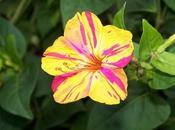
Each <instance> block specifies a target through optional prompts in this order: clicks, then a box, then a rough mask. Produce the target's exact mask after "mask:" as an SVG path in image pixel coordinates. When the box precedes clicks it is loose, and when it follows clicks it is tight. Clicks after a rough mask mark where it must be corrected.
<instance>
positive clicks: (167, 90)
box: [163, 86, 175, 99]
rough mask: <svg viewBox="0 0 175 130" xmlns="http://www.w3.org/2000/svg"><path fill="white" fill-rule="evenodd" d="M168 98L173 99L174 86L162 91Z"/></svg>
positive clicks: (174, 95)
mask: <svg viewBox="0 0 175 130" xmlns="http://www.w3.org/2000/svg"><path fill="white" fill-rule="evenodd" d="M163 92H164V93H165V94H166V95H167V96H168V97H169V98H171V99H175V94H174V93H175V86H173V87H171V88H169V89H166V90H164V91H163Z"/></svg>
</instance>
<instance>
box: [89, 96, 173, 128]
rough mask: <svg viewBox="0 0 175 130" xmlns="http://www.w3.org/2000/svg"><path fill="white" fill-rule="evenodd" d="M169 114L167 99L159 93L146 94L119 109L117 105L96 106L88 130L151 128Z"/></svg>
mask: <svg viewBox="0 0 175 130" xmlns="http://www.w3.org/2000/svg"><path fill="white" fill-rule="evenodd" d="M99 113H100V114H99ZM169 114H170V106H169V105H168V104H167V102H166V101H164V100H163V99H162V98H160V97H159V96H157V95H154V96H153V95H150V94H144V95H141V96H139V97H137V98H135V99H134V100H132V101H131V102H129V103H128V104H126V105H125V106H124V107H122V108H120V109H119V110H117V106H113V107H112V106H111V107H109V106H102V105H97V106H95V107H94V109H93V110H92V112H91V115H90V118H89V124H88V130H107V129H109V130H116V129H117V130H150V129H154V128H156V127H157V126H159V125H161V124H162V123H164V122H165V121H166V120H167V118H168V117H169Z"/></svg>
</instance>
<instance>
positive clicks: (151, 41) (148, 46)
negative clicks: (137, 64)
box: [139, 20, 164, 61]
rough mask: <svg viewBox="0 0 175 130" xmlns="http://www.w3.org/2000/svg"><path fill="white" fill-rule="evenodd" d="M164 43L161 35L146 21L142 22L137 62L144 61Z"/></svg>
mask: <svg viewBox="0 0 175 130" xmlns="http://www.w3.org/2000/svg"><path fill="white" fill-rule="evenodd" d="M163 42H164V40H163V38H162V36H161V34H160V33H159V32H158V31H157V30H156V29H155V28H154V27H152V26H151V25H150V24H149V23H148V22H147V21H146V20H143V33H142V37H141V40H140V50H139V60H140V61H146V60H148V59H149V58H150V56H151V53H152V52H154V51H156V49H157V48H158V47H159V46H160V45H161V44H162V43H163Z"/></svg>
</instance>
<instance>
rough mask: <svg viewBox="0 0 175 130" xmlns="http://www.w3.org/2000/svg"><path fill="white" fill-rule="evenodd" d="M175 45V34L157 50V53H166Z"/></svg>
mask: <svg viewBox="0 0 175 130" xmlns="http://www.w3.org/2000/svg"><path fill="white" fill-rule="evenodd" d="M173 43H175V34H174V35H172V36H171V37H169V38H168V39H167V40H166V41H165V42H164V44H163V45H161V46H160V47H159V48H158V49H157V52H158V53H161V52H163V51H165V49H166V48H167V47H169V46H171V45H172V44H173Z"/></svg>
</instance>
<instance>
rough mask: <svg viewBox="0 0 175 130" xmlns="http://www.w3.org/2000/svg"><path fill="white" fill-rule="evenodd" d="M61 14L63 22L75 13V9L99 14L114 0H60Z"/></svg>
mask: <svg viewBox="0 0 175 130" xmlns="http://www.w3.org/2000/svg"><path fill="white" fill-rule="evenodd" d="M60 2H61V3H60V4H61V5H60V6H61V14H62V20H63V24H64V25H65V23H66V21H67V20H68V19H70V18H71V17H72V16H74V15H75V13H76V12H77V11H80V12H82V11H85V10H89V11H92V12H94V13H95V14H97V15H98V14H100V13H102V12H103V11H105V10H106V9H108V8H109V7H110V6H111V5H112V4H113V3H114V2H115V0H74V1H73V2H72V0H61V1H60Z"/></svg>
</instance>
